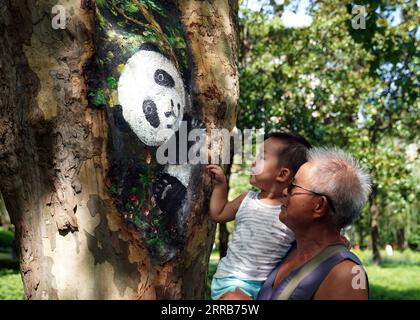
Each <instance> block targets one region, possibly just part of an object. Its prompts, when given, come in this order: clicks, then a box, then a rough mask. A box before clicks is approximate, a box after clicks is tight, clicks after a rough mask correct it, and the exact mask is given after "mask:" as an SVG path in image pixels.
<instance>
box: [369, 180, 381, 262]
mask: <svg viewBox="0 0 420 320" xmlns="http://www.w3.org/2000/svg"><path fill="white" fill-rule="evenodd" d="M369 204H370V237H371V244H372V255H373V263H374V264H376V265H379V264H380V263H381V255H380V252H379V227H378V214H379V211H378V207H377V204H376V192H375V190H374V188H373V190H372V193H371V194H370V196H369Z"/></svg>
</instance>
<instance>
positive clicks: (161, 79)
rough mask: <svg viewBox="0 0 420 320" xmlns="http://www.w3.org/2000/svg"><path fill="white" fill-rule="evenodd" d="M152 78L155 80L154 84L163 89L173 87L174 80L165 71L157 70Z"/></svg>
mask: <svg viewBox="0 0 420 320" xmlns="http://www.w3.org/2000/svg"><path fill="white" fill-rule="evenodd" d="M154 78H155V82H156V83H157V84H158V85H161V86H164V87H168V88H173V87H174V86H175V81H174V79H173V78H172V77H171V75H170V74H169V73H167V72H166V71H165V70H162V69H157V70H156V71H155V76H154Z"/></svg>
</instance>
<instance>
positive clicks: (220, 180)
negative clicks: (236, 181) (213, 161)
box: [207, 165, 247, 223]
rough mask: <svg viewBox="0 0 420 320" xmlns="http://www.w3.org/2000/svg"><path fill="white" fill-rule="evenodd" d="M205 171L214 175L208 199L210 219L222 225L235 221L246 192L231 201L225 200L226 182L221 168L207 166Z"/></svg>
mask: <svg viewBox="0 0 420 320" xmlns="http://www.w3.org/2000/svg"><path fill="white" fill-rule="evenodd" d="M207 169H208V170H209V172H211V173H213V175H214V183H215V185H214V189H213V193H212V194H211V198H210V218H211V219H212V220H213V221H215V222H218V223H224V222H228V221H232V220H234V219H235V216H236V212H237V211H238V209H239V207H240V205H241V203H242V200H243V199H244V198H245V196H246V194H247V192H245V193H243V194H241V195H240V196H239V197H237V198H236V199H234V200H232V201H230V202H229V201H228V200H227V191H228V186H227V181H226V176H225V174H224V173H223V170H222V168H220V167H219V166H216V165H208V166H207Z"/></svg>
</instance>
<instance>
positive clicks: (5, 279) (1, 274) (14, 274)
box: [0, 269, 24, 300]
mask: <svg viewBox="0 0 420 320" xmlns="http://www.w3.org/2000/svg"><path fill="white" fill-rule="evenodd" d="M23 298H24V294H23V285H22V278H21V276H20V272H19V270H15V269H0V300H23Z"/></svg>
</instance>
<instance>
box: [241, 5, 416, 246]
mask: <svg viewBox="0 0 420 320" xmlns="http://www.w3.org/2000/svg"><path fill="white" fill-rule="evenodd" d="M267 3H268V4H267V5H266V7H264V8H263V10H260V11H258V12H255V11H252V10H250V9H248V8H246V7H242V8H241V13H240V15H239V16H240V55H239V69H240V88H241V91H240V101H239V106H240V107H239V114H238V122H237V126H238V128H239V129H244V128H251V127H257V128H261V127H265V129H266V131H270V130H273V129H277V130H291V131H295V132H298V133H301V134H303V135H304V136H305V137H307V138H308V139H309V140H310V141H311V142H312V144H313V145H315V146H332V145H336V146H338V147H340V148H343V149H345V150H347V151H348V152H350V153H351V154H353V155H354V156H355V157H356V158H358V159H359V160H360V161H361V163H362V165H363V166H364V167H366V168H367V169H368V170H369V171H370V172H371V174H372V177H373V191H374V194H373V197H372V198H371V199H370V200H371V201H373V199H374V200H375V202H376V204H377V205H378V212H379V219H378V223H379V243H380V245H384V244H385V243H395V242H397V240H398V239H397V238H398V235H403V236H405V238H406V239H409V243H410V244H411V246H412V247H415V246H416V243H418V237H417V235H418V233H419V228H418V226H419V225H420V222H419V219H418V218H417V217H418V212H419V208H420V206H419V204H418V202H416V199H418V198H419V192H420V189H419V185H420V184H419V183H418V182H419V180H420V177H419V175H418V173H417V172H419V170H418V169H419V168H420V165H419V157H418V151H417V150H415V151H414V152H413V153H412V154H411V155H409V154H408V152H407V151H408V149H409V148H412V147H413V146H415V144H414V143H415V142H416V141H418V137H419V130H418V128H419V124H420V122H419V120H418V119H420V104H419V99H418V87H419V77H418V75H419V70H420V68H419V61H420V59H419V58H418V57H419V56H420V55H419V52H418V48H419V46H418V38H416V35H415V34H416V32H417V30H418V26H417V25H418V7H417V4H416V1H415V0H410V1H402V0H381V1H367V0H360V1H355V2H354V4H361V5H366V10H367V14H368V15H367V17H366V18H367V23H366V29H357V30H356V29H353V28H352V27H351V21H352V18H353V15H352V13H351V12H352V10H351V9H352V5H350V2H349V1H344V0H337V1H311V2H310V7H309V10H308V11H309V14H310V15H311V16H312V18H313V22H312V24H311V25H310V26H309V27H304V28H287V27H285V26H284V24H283V22H282V21H281V19H280V16H281V13H282V10H284V6H279V5H274V2H273V1H269V2H267ZM285 4H286V5H287V3H285ZM397 9H399V10H400V12H401V21H400V23H399V24H395V25H394V24H391V23H390V17H391V16H392V15H393V14H394V13H395V11H396V10H397ZM255 110H259V111H258V112H255ZM260 110H261V111H260ZM417 147H418V145H417ZM414 149H415V148H414ZM235 183H237V182H234V183H233V184H235ZM237 189H240V188H239V187H238V188H237ZM357 228H358V229H360V230H361V231H362V232H360V234H364V235H367V234H369V229H370V210H369V206H367V207H366V208H365V210H364V211H363V215H362V217H361V220H360V221H359V222H358V225H357ZM362 240H363V239H362Z"/></svg>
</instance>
